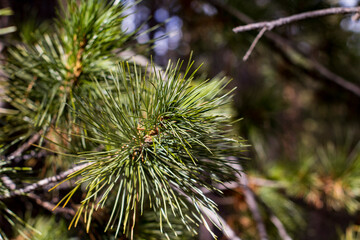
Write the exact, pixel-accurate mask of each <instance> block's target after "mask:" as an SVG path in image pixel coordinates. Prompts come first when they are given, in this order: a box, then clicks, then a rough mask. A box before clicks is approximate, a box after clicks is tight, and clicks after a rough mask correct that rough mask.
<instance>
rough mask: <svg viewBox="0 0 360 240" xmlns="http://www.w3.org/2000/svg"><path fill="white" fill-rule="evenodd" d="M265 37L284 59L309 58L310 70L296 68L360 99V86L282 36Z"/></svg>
mask: <svg viewBox="0 0 360 240" xmlns="http://www.w3.org/2000/svg"><path fill="white" fill-rule="evenodd" d="M207 2H209V3H211V4H213V5H215V6H217V7H219V8H221V9H223V10H225V11H226V12H228V13H230V14H231V15H232V16H234V17H236V18H237V19H239V20H240V21H242V22H244V23H247V24H251V23H252V22H253V20H252V19H251V18H250V17H249V16H247V15H245V14H244V13H243V12H240V11H239V10H237V9H235V8H233V7H231V6H229V5H226V4H225V3H224V2H223V1H220V0H207ZM264 36H265V37H266V38H267V39H269V40H270V41H271V42H272V43H274V44H275V46H277V48H278V50H279V51H280V52H281V54H280V55H281V56H282V57H284V58H285V57H287V56H288V55H289V54H288V51H289V50H292V51H294V52H296V53H298V54H299V55H300V56H302V57H305V58H307V60H308V64H309V67H310V69H309V68H306V67H305V66H302V65H298V64H296V63H295V62H294V61H291V62H290V63H291V64H293V65H294V66H296V67H298V68H300V69H302V70H303V71H304V72H305V73H307V74H309V75H312V74H311V73H315V74H317V75H319V76H321V77H322V78H323V79H325V80H328V81H330V82H333V83H335V84H336V85H338V86H340V87H342V88H343V89H346V90H347V91H349V92H351V93H353V94H355V95H356V96H357V97H360V87H359V86H357V85H356V84H354V83H352V82H349V81H347V80H346V79H344V78H343V77H341V76H339V75H337V74H336V73H334V72H332V71H330V70H329V69H328V68H326V67H325V66H324V65H322V64H321V63H320V62H318V61H316V60H315V59H312V58H309V57H308V56H307V54H306V53H305V52H304V51H302V50H300V49H297V48H295V47H294V45H295V44H294V43H292V42H290V41H289V40H287V39H285V38H283V37H282V36H280V35H278V34H276V33H274V32H270V31H268V32H266V33H265V34H264Z"/></svg>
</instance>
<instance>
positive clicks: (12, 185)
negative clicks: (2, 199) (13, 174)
mask: <svg viewBox="0 0 360 240" xmlns="http://www.w3.org/2000/svg"><path fill="white" fill-rule="evenodd" d="M0 179H1V181H2V182H3V183H4V185H5V186H6V187H7V188H8V189H10V190H15V189H16V184H15V183H14V182H13V180H11V179H10V178H9V177H8V176H6V175H4V176H1V178H0Z"/></svg>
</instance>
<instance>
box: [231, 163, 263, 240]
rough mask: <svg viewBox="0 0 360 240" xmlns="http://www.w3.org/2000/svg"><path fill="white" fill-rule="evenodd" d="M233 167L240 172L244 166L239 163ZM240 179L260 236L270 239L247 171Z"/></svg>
mask: <svg viewBox="0 0 360 240" xmlns="http://www.w3.org/2000/svg"><path fill="white" fill-rule="evenodd" d="M233 167H234V168H235V169H236V170H238V171H239V172H242V167H241V165H239V164H233ZM238 181H239V183H240V184H241V185H242V186H244V195H245V201H246V204H247V205H248V207H249V209H250V211H251V213H252V215H253V217H254V220H255V222H256V227H257V229H258V232H259V236H260V239H261V240H268V239H269V238H268V236H267V232H266V227H265V224H264V222H263V220H262V217H261V214H260V210H259V208H258V205H257V203H256V198H255V194H254V192H253V191H251V190H250V188H249V187H248V186H249V180H248V178H247V176H246V174H245V173H242V174H241V175H239V177H238Z"/></svg>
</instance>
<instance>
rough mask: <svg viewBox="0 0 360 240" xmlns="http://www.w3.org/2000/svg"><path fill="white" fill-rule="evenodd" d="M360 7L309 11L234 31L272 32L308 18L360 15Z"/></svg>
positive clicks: (237, 28)
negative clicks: (258, 30) (261, 29)
mask: <svg viewBox="0 0 360 240" xmlns="http://www.w3.org/2000/svg"><path fill="white" fill-rule="evenodd" d="M359 12H360V7H351V8H346V7H336V8H327V9H321V10H316V11H309V12H304V13H299V14H295V15H292V16H289V17H283V18H279V19H276V20H273V21H264V22H258V23H251V24H247V25H245V26H239V27H236V28H234V29H233V31H234V32H235V33H239V32H246V31H250V30H254V29H260V28H264V27H266V28H267V29H269V30H272V29H273V28H275V27H279V26H282V25H286V24H290V23H293V22H296V21H300V20H304V19H308V18H316V17H322V16H327V15H334V14H346V13H359Z"/></svg>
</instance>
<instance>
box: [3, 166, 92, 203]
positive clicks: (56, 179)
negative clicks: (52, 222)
mask: <svg viewBox="0 0 360 240" xmlns="http://www.w3.org/2000/svg"><path fill="white" fill-rule="evenodd" d="M91 164H92V163H84V164H81V165H77V166H75V167H73V168H70V169H68V170H66V171H64V172H62V173H60V174H58V175H55V176H52V177H48V178H44V179H42V180H40V181H38V182H36V183H33V184H30V185H28V186H26V187H24V188H21V189H17V190H14V191H12V192H11V193H9V194H5V195H4V196H0V199H4V198H10V197H14V196H19V195H23V194H25V193H29V192H32V191H34V190H36V189H39V188H42V187H45V186H49V185H51V184H53V183H58V182H59V181H61V180H63V179H65V178H67V176H68V175H70V174H72V173H74V172H76V171H78V170H80V169H82V168H84V167H87V166H89V165H91Z"/></svg>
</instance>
